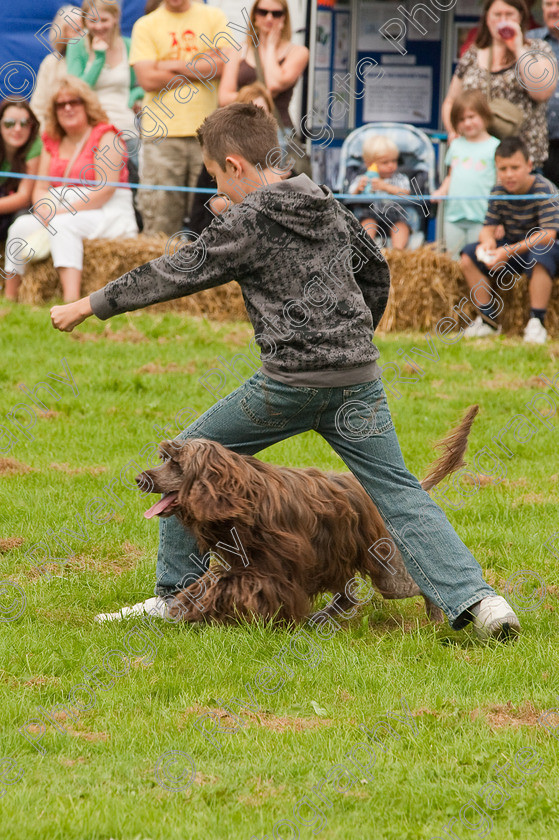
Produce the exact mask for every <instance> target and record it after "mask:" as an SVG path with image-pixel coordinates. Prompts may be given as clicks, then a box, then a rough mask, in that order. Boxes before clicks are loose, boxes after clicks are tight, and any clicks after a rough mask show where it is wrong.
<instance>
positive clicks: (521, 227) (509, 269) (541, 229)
mask: <svg viewBox="0 0 559 840" xmlns="http://www.w3.org/2000/svg"><path fill="white" fill-rule="evenodd" d="M495 165H496V167H497V179H498V183H497V184H496V186H495V187H493V189H492V190H491V195H504V196H507V195H527V194H530V193H546V194H547V195H554V194H555V193H556V192H557V190H556V187H555V186H554V184H552V183H551V181H548V180H547V178H544V177H543V175H534V174H532V161H531V160H530V159H529V157H528V152H527V151H526V147H525V145H524V143H523V142H522V140H520V139H519V138H518V137H507V138H506V139H505V140H503V141H502V142H501V143H500V144H499V146H498V147H497V148H496V149H495ZM498 225H503V227H504V230H505V235H504V238H502V239H499V240H496V239H495V229H496V227H497V226H498ZM558 227H559V208H558V206H557V204H556V203H555V201H551V200H550V199H544V198H527V199H525V200H523V199H520V200H514V199H513V200H508V201H507V199H503V200H501V201H490V202H489V207H488V208H487V214H486V216H485V221H484V226H483V228H482V229H481V232H480V235H479V242H474V243H472V244H470V245H466V247H465V248H464V250H463V251H462V255H461V259H460V265H461V267H462V271H463V273H464V277H465V278H466V282H467V284H468V286H469V287H470V289H472V290H473V289H475V291H474V292H473V294H471V295H470V298H471V300H472V302H473V303H474V304H475V305H476V306H477V308H478V309H479V311H480V315H478V317H477V318H476V320H475V321H474V322H473V324H471V325H470V326H469V327H467V328H466V329H465V330H464V335H465V337H467V338H482V337H485V336H496V335H498V334H499V332H500V327H498V326H497V324H496V323H495V318H496V317H497V315H498V314H499V313H500V312H501V311H502V309H503V306H504V303H503V301H502V299H501V297H500V295H498V294H496V293H493V292H492V291H491V286H490V284H489V283H487V280H486V279H485V278H487V277H496V280H497V286H498V287H499V289H503V290H505V291H506V290H508V289H511V288H512V287H513V286H514V285H515V283H516V280H518V277H519V276H520V275H521V274H527V276H528V277H529V278H530V319H529V321H528V323H527V325H526V328H525V330H524V341H525V342H526V343H528V344H545V342H546V340H547V330H546V328H545V326H544V321H545V314H546V310H547V304H548V302H549V298H550V295H551V286H552V281H553V278H554V277H555V276H556V274H557V273H558V268H559V243H557V241H556V236H557V228H558ZM511 277H512V282H511ZM497 299H498V301H499V303H497V302H496V300H497Z"/></svg>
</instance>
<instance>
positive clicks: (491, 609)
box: [470, 595, 520, 642]
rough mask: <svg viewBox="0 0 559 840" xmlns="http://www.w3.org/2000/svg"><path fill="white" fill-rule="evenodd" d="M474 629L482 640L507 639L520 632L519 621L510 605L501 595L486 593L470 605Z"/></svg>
mask: <svg viewBox="0 0 559 840" xmlns="http://www.w3.org/2000/svg"><path fill="white" fill-rule="evenodd" d="M470 611H471V612H472V613H473V614H474V622H473V624H474V630H475V632H476V635H477V636H478V638H480V639H482V641H484V642H485V641H487V640H488V639H500V640H504V639H508V638H510V637H511V636H517V635H518V634H519V633H520V622H519V621H518V618H517V617H516V615H515V613H514V610H513V609H512V607H511V606H510V605H509V604H508V603H507V601H505V599H504V598H502V597H501V595H488V596H487V597H486V598H482V600H481V601H478V603H477V604H474V605H473V606H472V607H470Z"/></svg>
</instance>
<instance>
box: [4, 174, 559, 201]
mask: <svg viewBox="0 0 559 840" xmlns="http://www.w3.org/2000/svg"><path fill="white" fill-rule="evenodd" d="M12 177H15V178H22V179H24V180H29V181H57V182H59V183H63V184H72V185H73V186H74V187H76V189H77V188H79V187H88V186H92V187H99V182H98V181H92V180H89V179H86V178H82V179H81V180H80V181H79V182H76V179H75V178H62V177H60V178H55V177H53V176H49V175H28V174H27V173H26V172H1V171H0V178H12ZM103 186H104V187H120V188H121V189H129V188H134V189H140V190H166V191H167V192H193V193H195V192H198V193H204V194H206V193H207V194H209V195H217V190H215V189H212V188H210V187H178V186H171V185H165V184H136V183H134V182H132V181H107V182H106V183H105V184H103ZM333 195H334V198H338V199H340V198H341V199H347V200H351V201H353V202H356V203H358V204H370V203H371V202H372V201H387V200H391V201H392V200H394V201H408V202H410V201H413V200H414V199H417V200H422V201H477V200H483V201H524V200H526V199H529V198H545V199H548V200H549V199H552V198H555V199H559V193H552V194H549V195H548V194H547V193H527V194H526V195H509V194H507V195H452V196H450V195H441V196H432V195H418V194H417V193H413V194H410V195H390V196H386V195H383V196H375V195H363V193H358V194H355V195H354V194H353V193H333Z"/></svg>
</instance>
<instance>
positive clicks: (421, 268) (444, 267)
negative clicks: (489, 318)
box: [379, 244, 559, 337]
mask: <svg viewBox="0 0 559 840" xmlns="http://www.w3.org/2000/svg"><path fill="white" fill-rule="evenodd" d="M385 256H386V259H387V261H388V264H389V266H390V274H391V288H390V295H389V298H388V304H387V307H386V311H385V313H384V315H383V317H382V320H381V322H380V325H379V330H380V331H384V332H392V331H398V330H431V329H433V327H434V326H435V324H436V323H437V321H438V320H439V319H440V318H442V317H443V316H445V315H448V316H453V317H456V313H453V312H452V307H453V306H455V305H456V304H457V303H458V302H459V301H460V300H461V299H462V298H463V297H466V298H469V290H468V286H467V285H466V281H465V280H464V277H463V275H462V272H461V270H460V266H459V264H458V263H457V262H453V261H452V260H451V259H450V258H449V257H448V256H447V255H446V254H442V253H439V252H437V250H436V246H435V245H434V244H431V245H424V246H423V247H422V248H418V249H417V250H415V251H393V250H387V251H386V252H385ZM499 294H500V296H501V298H502V299H503V302H504V309H503V311H502V313H501V315H500V316H499V322H500V323H501V324H502V327H503V331H504V332H505V333H507V334H509V335H520V334H521V333H522V332H523V330H524V327H525V326H526V321H527V320H528V314H529V311H530V302H529V296H528V279H527V278H526V276H525V275H522V277H520V279H519V280H518V281H517V282H516V284H515V286H514V288H513V289H511V290H510V291H508V292H499ZM463 311H464V312H465V313H466V314H468V315H470V316H473V315H475V314H476V310H475V308H474V307H473V306H472V304H471V303H470V302H469V301H468V304H467V305H464V307H463ZM546 329H547V330H548V332H549V334H550V336H552V337H554V336H559V288H558V284H557V283H554V284H553V291H552V294H551V300H550V302H549V309H548V314H547V318H546Z"/></svg>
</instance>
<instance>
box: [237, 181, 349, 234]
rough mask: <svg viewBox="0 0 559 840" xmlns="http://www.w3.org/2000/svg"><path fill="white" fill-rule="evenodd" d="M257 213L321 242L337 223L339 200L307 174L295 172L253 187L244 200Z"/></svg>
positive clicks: (245, 204)
mask: <svg viewBox="0 0 559 840" xmlns="http://www.w3.org/2000/svg"><path fill="white" fill-rule="evenodd" d="M242 204H243V206H250V207H252V208H254V210H256V211H257V212H258V213H262V214H263V215H265V216H267V217H268V218H269V219H270V220H271V221H274V222H278V224H280V225H281V226H282V228H284V229H287V230H289V231H291V232H292V233H296V234H297V235H298V236H301V237H303V238H305V239H309V240H311V241H312V240H316V241H321V240H323V239H324V237H325V235H327V229H328V227H329V226H330V225H331V224H334V223H336V222H337V215H338V207H339V205H338V203H337V202H336V200H335V199H334V196H333V195H332V191H331V190H330V189H328V187H325V186H318V185H317V184H315V183H314V181H311V179H310V178H309V177H308V176H307V175H297V176H296V177H295V178H288V179H286V180H284V181H279V182H278V183H274V184H269V185H268V186H266V187H265V188H263V189H259V190H255V191H254V192H252V193H250V194H249V195H247V196H246V198H244V199H243V202H242Z"/></svg>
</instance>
